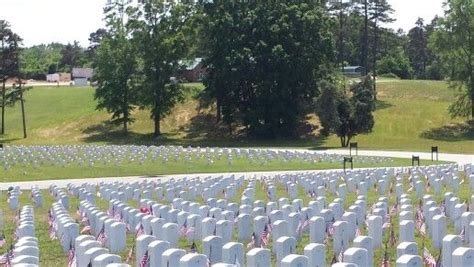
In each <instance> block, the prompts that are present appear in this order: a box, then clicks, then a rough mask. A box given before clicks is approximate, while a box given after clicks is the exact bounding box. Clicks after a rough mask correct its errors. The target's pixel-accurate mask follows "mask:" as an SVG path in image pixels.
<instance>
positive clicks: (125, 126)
mask: <svg viewBox="0 0 474 267" xmlns="http://www.w3.org/2000/svg"><path fill="white" fill-rule="evenodd" d="M127 121H128V114H127V113H126V112H125V113H124V114H123V132H124V133H127V132H128V123H127Z"/></svg>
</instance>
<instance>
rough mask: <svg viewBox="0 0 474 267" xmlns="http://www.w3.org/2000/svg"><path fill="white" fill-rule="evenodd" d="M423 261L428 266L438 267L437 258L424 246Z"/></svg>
mask: <svg viewBox="0 0 474 267" xmlns="http://www.w3.org/2000/svg"><path fill="white" fill-rule="evenodd" d="M423 261H424V262H425V263H426V265H427V266H428V267H436V259H435V258H434V257H433V255H431V253H430V251H429V250H428V249H427V248H426V247H424V248H423Z"/></svg>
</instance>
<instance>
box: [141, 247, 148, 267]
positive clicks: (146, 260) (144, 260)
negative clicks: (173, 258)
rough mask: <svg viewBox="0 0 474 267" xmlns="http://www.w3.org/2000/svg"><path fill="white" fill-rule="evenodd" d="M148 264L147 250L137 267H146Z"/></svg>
mask: <svg viewBox="0 0 474 267" xmlns="http://www.w3.org/2000/svg"><path fill="white" fill-rule="evenodd" d="M148 262H150V257H148V250H147V251H146V252H145V254H143V257H142V258H141V260H140V264H139V265H138V266H139V267H147V266H148Z"/></svg>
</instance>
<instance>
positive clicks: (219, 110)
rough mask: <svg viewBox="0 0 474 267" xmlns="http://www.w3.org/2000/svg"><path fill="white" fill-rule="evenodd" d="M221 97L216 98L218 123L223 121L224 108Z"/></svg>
mask: <svg viewBox="0 0 474 267" xmlns="http://www.w3.org/2000/svg"><path fill="white" fill-rule="evenodd" d="M221 106H222V105H221V100H220V97H216V122H217V123H219V122H220V121H221V119H222V107H221Z"/></svg>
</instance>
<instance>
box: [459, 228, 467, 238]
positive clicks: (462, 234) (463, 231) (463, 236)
mask: <svg viewBox="0 0 474 267" xmlns="http://www.w3.org/2000/svg"><path fill="white" fill-rule="evenodd" d="M465 229H466V228H465V227H464V226H463V227H462V230H461V233H459V236H460V237H461V240H462V241H464V239H465Z"/></svg>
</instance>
